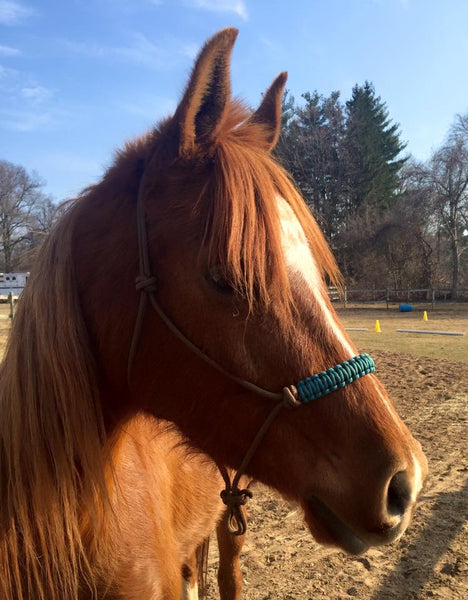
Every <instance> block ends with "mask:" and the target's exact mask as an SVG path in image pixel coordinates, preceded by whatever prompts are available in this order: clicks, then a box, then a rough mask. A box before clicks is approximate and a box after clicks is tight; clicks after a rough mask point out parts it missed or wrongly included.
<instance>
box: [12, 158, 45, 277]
mask: <svg viewBox="0 0 468 600" xmlns="http://www.w3.org/2000/svg"><path fill="white" fill-rule="evenodd" d="M43 185H44V183H43V181H41V179H40V178H39V177H38V175H37V174H35V173H33V174H32V175H30V174H28V173H27V171H26V169H24V167H22V166H21V165H14V164H12V163H10V162H8V161H6V160H0V253H1V255H2V259H3V270H4V271H6V272H9V271H11V270H12V269H13V268H14V267H15V261H17V260H19V254H20V252H19V251H20V250H24V248H25V246H27V247H28V248H29V247H30V245H31V232H32V231H33V230H34V227H35V225H37V223H38V218H39V216H40V213H41V211H43V210H47V209H46V207H47V206H49V207H50V205H52V201H51V200H50V198H48V197H47V196H45V195H44V194H43V193H42V192H41V188H42V187H43ZM43 225H45V223H43ZM49 225H50V223H49V224H47V226H49Z"/></svg>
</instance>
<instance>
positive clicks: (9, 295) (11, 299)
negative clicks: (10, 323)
mask: <svg viewBox="0 0 468 600" xmlns="http://www.w3.org/2000/svg"><path fill="white" fill-rule="evenodd" d="M8 303H9V305H10V314H9V315H8V316H9V318H10V319H13V293H12V292H10V293H9V294H8Z"/></svg>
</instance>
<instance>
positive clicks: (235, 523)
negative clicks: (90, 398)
mask: <svg viewBox="0 0 468 600" xmlns="http://www.w3.org/2000/svg"><path fill="white" fill-rule="evenodd" d="M143 181H144V178H143V176H142V177H141V180H140V186H139V190H138V198H137V211H136V213H137V235H138V254H139V274H138V276H137V277H136V280H135V287H136V290H137V291H138V292H140V303H139V308H138V313H137V318H136V322H135V328H134V332H133V338H132V343H131V346H130V352H129V357H128V366H127V380H128V384H129V385H130V381H131V374H132V368H133V363H134V361H135V356H136V353H137V350H138V344H139V340H140V336H141V331H142V327H143V321H144V317H145V314H146V307H147V304H148V301H149V302H150V304H151V306H152V308H153V309H154V311H155V312H156V314H157V315H158V316H159V318H160V319H161V321H163V323H164V324H165V325H166V326H167V328H168V329H169V330H170V331H171V332H172V333H173V334H174V335H175V336H176V337H177V338H178V339H179V340H180V341H181V342H182V343H183V344H185V346H187V347H188V348H189V349H190V350H191V351H192V352H193V353H194V354H196V355H197V356H198V357H199V358H200V359H201V360H203V361H205V362H206V363H208V364H209V365H211V366H212V367H213V368H214V369H216V370H217V371H219V372H221V373H222V374H223V375H225V376H226V377H227V378H229V379H231V380H232V381H235V382H236V383H237V384H239V385H240V386H242V387H243V388H245V389H247V390H249V391H251V392H255V393H256V394H258V395H260V396H263V397H265V398H269V399H271V400H276V403H275V404H274V406H273V408H272V409H271V411H270V413H269V414H268V416H267V418H266V419H265V421H264V423H263V425H262V427H261V428H260V430H259V431H258V433H257V435H256V436H255V438H254V439H253V441H252V443H251V445H250V447H249V449H248V450H247V453H246V455H245V456H244V459H243V460H242V463H241V465H240V466H239V468H238V470H237V472H236V474H235V476H234V478H233V480H232V482H231V478H230V476H229V474H228V472H227V469H226V468H225V467H224V466H223V465H218V468H219V470H220V472H221V475H222V476H223V479H224V482H225V484H226V487H225V489H224V490H223V491H222V492H221V498H222V500H223V502H224V504H226V506H227V507H228V511H229V518H228V526H229V530H230V532H231V533H233V534H234V535H243V534H244V533H245V531H246V528H247V523H246V520H245V517H244V515H243V511H242V508H241V507H242V506H243V505H244V504H246V502H247V500H248V499H249V498H251V497H252V492H251V491H250V490H249V489H239V480H240V478H241V477H242V475H243V474H244V473H245V471H246V469H247V467H248V465H249V463H250V461H251V459H252V457H253V455H254V454H255V451H256V450H257V448H258V446H259V445H260V442H261V441H262V439H263V438H264V436H265V434H266V432H267V430H268V429H269V427H270V425H271V423H272V422H273V420H274V419H275V417H276V415H277V414H278V413H279V411H280V410H281V409H282V408H284V407H288V408H294V407H297V406H300V405H301V404H307V403H309V402H312V401H313V400H317V399H318V398H321V397H322V396H326V395H327V394H331V393H332V392H335V391H337V390H339V389H341V388H344V387H345V386H347V385H349V384H350V383H352V382H353V381H356V379H359V378H360V377H364V376H365V375H368V374H369V373H372V372H373V371H375V365H374V361H373V360H372V358H371V357H370V356H369V355H368V354H359V355H358V356H355V357H353V358H351V359H349V360H346V361H345V362H343V363H341V364H338V365H335V366H334V367H330V368H329V369H327V370H326V371H322V372H321V373H317V374H315V375H312V376H310V377H307V378H306V379H302V380H301V381H299V383H297V384H296V385H290V386H288V387H285V388H283V390H282V391H281V392H272V391H270V390H267V389H265V388H262V387H260V386H258V385H256V384H254V383H252V382H250V381H246V380H245V379H242V378H241V377H237V376H236V375H233V374H232V373H230V372H229V371H227V370H226V369H225V368H224V367H222V366H221V365H220V364H218V363H217V362H216V361H215V360H214V359H213V358H211V357H210V356H208V355H207V354H206V353H205V352H204V351H203V350H201V349H200V348H198V346H196V345H195V344H194V343H193V342H192V341H191V340H189V339H188V338H187V337H186V336H185V334H184V333H182V331H181V330H180V329H179V328H178V327H177V326H176V325H175V324H174V323H173V322H172V321H171V319H170V318H169V317H168V316H167V315H166V313H165V312H164V310H163V309H162V308H161V306H160V305H159V303H158V301H157V299H156V295H155V294H156V292H157V278H156V277H155V276H154V275H152V274H151V266H150V258H149V250H148V234H147V227H146V219H145V210H144V205H143V193H142V192H143Z"/></svg>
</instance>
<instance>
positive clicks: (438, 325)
mask: <svg viewBox="0 0 468 600" xmlns="http://www.w3.org/2000/svg"><path fill="white" fill-rule="evenodd" d="M423 310H427V314H428V319H429V320H428V321H423ZM338 314H339V315H340V318H341V320H342V322H343V323H344V325H345V327H368V331H349V332H348V333H349V335H350V336H351V338H352V340H353V341H354V342H355V344H356V345H357V346H358V348H359V350H361V351H363V352H372V351H374V350H388V351H389V352H395V353H404V354H412V355H414V356H428V357H432V358H443V359H446V360H450V361H457V362H464V363H466V362H467V361H468V305H466V304H457V305H439V306H436V308H435V309H434V310H431V309H430V308H427V307H426V308H425V309H416V310H414V311H413V312H408V313H401V312H399V310H398V306H394V307H391V308H390V309H389V310H387V309H386V308H385V307H383V308H378V307H366V308H358V307H351V308H346V309H344V308H338ZM377 319H378V320H379V321H380V328H381V330H382V332H381V333H375V331H374V327H375V321H376V320H377ZM397 329H419V330H425V331H430V330H432V331H456V332H462V333H464V334H465V335H464V336H461V337H453V336H444V335H427V334H413V333H397V332H396V330H397Z"/></svg>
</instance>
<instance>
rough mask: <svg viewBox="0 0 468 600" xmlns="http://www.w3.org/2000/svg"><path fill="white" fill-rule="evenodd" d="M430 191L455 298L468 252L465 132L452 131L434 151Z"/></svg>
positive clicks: (429, 171) (467, 149)
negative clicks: (447, 250) (446, 245)
mask: <svg viewBox="0 0 468 600" xmlns="http://www.w3.org/2000/svg"><path fill="white" fill-rule="evenodd" d="M426 176H427V180H428V182H429V183H430V186H431V189H432V200H433V206H434V214H435V217H436V218H437V220H438V224H439V227H440V229H441V232H442V234H443V235H444V236H445V237H446V238H447V240H448V243H449V248H450V259H451V288H452V298H453V299H456V298H457V294H458V286H459V278H460V258H461V255H462V253H463V252H465V251H466V250H467V248H468V246H467V244H466V236H465V235H464V232H465V231H466V229H467V227H468V132H467V133H465V134H464V135H463V131H462V130H460V129H457V128H456V127H454V128H452V130H451V132H450V135H449V138H448V141H447V143H446V144H445V145H444V146H442V147H441V148H440V149H439V150H437V151H436V152H435V153H434V154H433V156H432V158H431V160H430V161H429V165H428V168H427V171H426Z"/></svg>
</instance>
